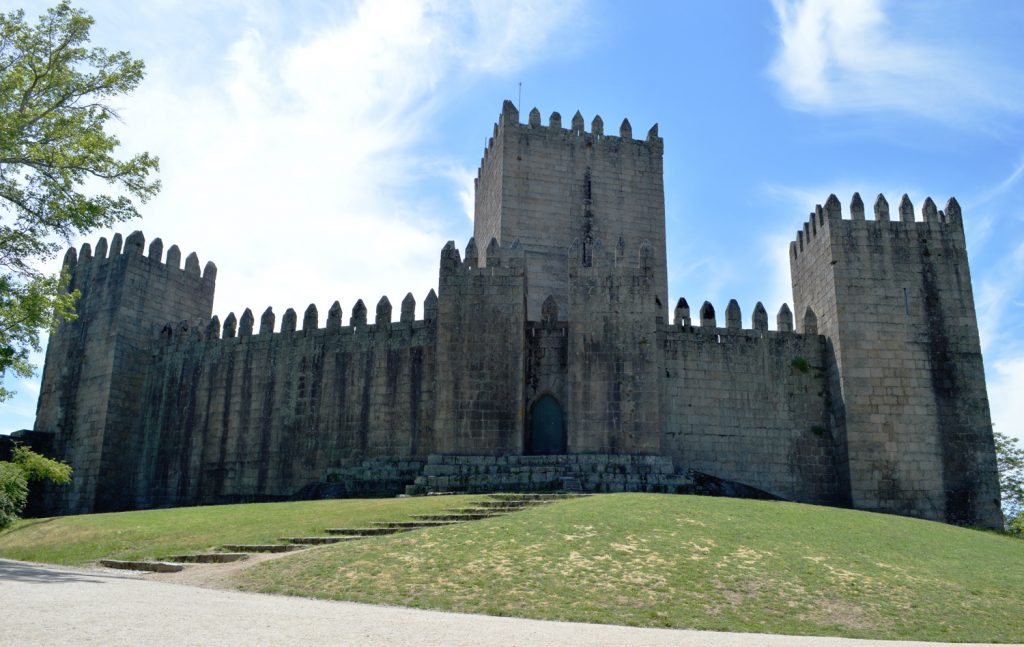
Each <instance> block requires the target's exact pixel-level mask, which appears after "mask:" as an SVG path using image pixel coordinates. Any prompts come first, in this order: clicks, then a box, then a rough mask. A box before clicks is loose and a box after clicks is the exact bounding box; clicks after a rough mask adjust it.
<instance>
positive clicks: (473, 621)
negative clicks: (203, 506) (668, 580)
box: [0, 560, 963, 647]
mask: <svg viewBox="0 0 1024 647" xmlns="http://www.w3.org/2000/svg"><path fill="white" fill-rule="evenodd" d="M0 608H2V609H3V611H4V629H3V639H4V642H5V644H11V645H55V644H71V645H140V644H144V645H174V646H176V647H179V646H187V645H239V644H245V645H309V644H329V645H351V646H362V645H367V646H370V645H373V646H378V645H396V646H399V647H401V646H409V647H429V646H431V645H446V646H453V647H460V646H463V645H464V646H467V647H468V646H473V647H477V646H506V645H507V646H513V645H515V646H518V645H522V646H527V645H529V646H531V647H535V646H543V645H570V644H572V645H577V644H579V645H631V646H632V645H638V646H639V645H652V646H662V645H664V646H666V647H667V646H668V645H672V646H673V647H698V646H700V647H703V646H705V645H715V646H718V647H747V646H752V645H757V646H759V647H760V646H765V647H782V646H783V645H785V646H790V645H793V646H796V647H812V646H813V647H863V646H865V645H884V646H885V647H902V646H910V645H922V646H923V645H932V646H934V645H937V644H938V643H911V642H881V641H861V640H848V639H842V638H815V637H799V638H798V637H790V636H774V635H765V634H731V633H716V632H702V631H681V630H669V629H637V628H633V627H618V626H610V625H587V624H577V623H569V622H546V621H540V620H523V619H519V618H496V617H489V616H476V615H468V614H458V613H446V612H440V611H422V610H418V609H405V608H400V607H383V606H374V605H368V604H354V603H349V602H327V601H322V600H308V599H303V598H287V597H280V596H272V595H257V594H251V593H239V592H237V591H223V590H215V589H208V588H197V587H195V586H188V585H182V584H175V583H171V582H169V581H156V580H154V579H150V578H147V577H143V576H141V575H139V574H137V573H131V572H123V573H121V572H113V571H109V570H89V569H72V568H65V567H53V566H43V565H39V564H27V563H24V562H13V561H7V560H0ZM960 647H963V644H961V645H960Z"/></svg>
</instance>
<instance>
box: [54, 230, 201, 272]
mask: <svg viewBox="0 0 1024 647" xmlns="http://www.w3.org/2000/svg"><path fill="white" fill-rule="evenodd" d="M145 246H146V237H145V236H144V235H143V233H142V232H141V231H134V232H132V233H131V234H129V235H128V237H127V238H124V239H122V237H121V234H114V235H113V237H112V238H111V241H110V244H109V246H108V244H107V239H106V238H105V237H101V238H100V239H99V240H98V241H97V242H96V248H95V252H94V251H93V247H92V246H91V245H90V244H89V243H83V244H82V246H81V249H80V250H79V251H78V252H77V253H76V251H75V248H74V247H72V248H69V249H68V251H67V252H66V253H65V254H64V267H65V268H66V269H68V270H70V271H72V272H75V271H80V270H83V269H85V268H87V267H88V268H89V271H96V270H95V269H93V268H94V267H101V266H107V267H111V266H112V264H113V263H114V262H115V261H118V260H121V259H129V258H145V259H147V260H148V261H149V262H151V263H154V264H156V265H158V266H163V267H165V268H167V269H168V270H172V269H173V270H179V271H180V272H182V274H185V275H188V276H194V277H196V278H201V279H203V280H204V281H210V282H213V281H216V279H217V265H216V264H215V263H214V262H213V261H208V262H207V263H206V266H205V267H204V268H203V269H202V271H200V269H199V266H200V263H199V256H198V254H196V253H195V252H192V253H191V254H189V255H188V257H187V258H186V259H185V267H181V250H179V249H178V246H177V245H171V247H170V248H169V249H168V250H167V258H166V260H164V259H163V250H164V243H163V241H162V240H161V239H159V238H155V239H153V241H152V242H151V243H150V244H149V251H148V253H144V250H145Z"/></svg>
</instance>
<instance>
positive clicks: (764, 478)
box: [658, 319, 843, 504]
mask: <svg viewBox="0 0 1024 647" xmlns="http://www.w3.org/2000/svg"><path fill="white" fill-rule="evenodd" d="M755 326H756V322H755ZM658 344H659V346H660V347H661V349H662V350H663V353H664V360H663V361H664V375H665V378H664V382H663V384H664V395H663V396H662V402H663V406H664V418H665V421H664V430H665V452H666V454H668V455H669V456H671V457H672V458H673V460H674V461H675V463H676V464H677V465H681V466H686V467H688V468H691V469H695V470H697V471H700V472H703V473H706V474H710V475H712V476H715V477H718V478H720V479H723V480H728V481H735V482H738V483H743V484H745V485H748V486H751V487H755V488H758V489H760V490H763V491H765V492H769V493H771V494H773V495H775V496H777V497H781V498H784V499H789V500H793V501H807V502H811V503H824V504H839V503H842V502H843V497H842V492H841V491H840V488H839V486H838V482H837V479H836V464H835V457H834V449H833V437H832V429H831V428H830V427H829V421H828V413H827V409H828V406H827V405H828V392H827V383H826V380H825V373H824V371H825V367H826V358H825V357H824V353H823V350H824V347H823V340H822V338H821V337H820V336H818V335H799V334H795V333H792V332H778V331H769V330H759V329H757V328H753V329H749V330H742V329H737V328H719V327H717V326H715V324H714V321H713V319H712V321H711V324H710V325H707V320H705V325H703V326H700V325H698V326H690V325H685V324H681V323H680V324H675V325H665V326H662V327H661V329H660V330H659V334H658Z"/></svg>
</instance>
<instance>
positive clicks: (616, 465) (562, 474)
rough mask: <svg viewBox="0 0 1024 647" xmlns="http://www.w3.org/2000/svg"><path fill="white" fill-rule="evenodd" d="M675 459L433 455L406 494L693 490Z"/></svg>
mask: <svg viewBox="0 0 1024 647" xmlns="http://www.w3.org/2000/svg"><path fill="white" fill-rule="evenodd" d="M692 485H693V481H692V479H691V478H690V477H689V476H688V475H685V474H677V473H676V470H675V467H674V465H673V464H672V461H671V459H669V458H667V457H664V456H655V455H637V454H559V455H550V456H515V455H509V456H473V455H469V456H467V455H452V454H431V455H430V457H429V458H428V459H427V464H426V465H425V466H424V467H423V470H422V472H421V473H420V475H419V476H417V477H416V480H415V482H414V483H413V484H412V485H410V486H408V487H407V488H406V490H405V491H406V494H426V493H428V492H494V491H501V490H506V491H515V492H554V491H569V492H670V493H684V492H690V491H691V490H692Z"/></svg>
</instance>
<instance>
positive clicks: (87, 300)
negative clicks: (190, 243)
mask: <svg viewBox="0 0 1024 647" xmlns="http://www.w3.org/2000/svg"><path fill="white" fill-rule="evenodd" d="M144 246H145V238H144V237H143V235H142V232H140V231H136V232H134V233H132V234H131V235H130V236H128V237H127V238H126V239H124V241H123V250H122V239H121V235H120V234H116V235H115V236H114V237H113V239H112V240H111V244H110V248H109V253H108V247H107V240H106V239H105V238H101V239H100V240H99V243H98V244H97V245H96V249H95V252H94V251H93V249H92V247H91V246H90V245H89V244H88V243H86V244H84V245H82V249H81V252H78V253H76V252H75V250H74V249H70V250H68V253H67V256H65V259H64V266H65V268H66V269H67V270H68V271H69V272H70V274H71V284H70V286H69V289H72V290H75V289H77V290H79V291H81V298H80V299H79V300H78V302H77V304H76V306H75V307H76V309H77V314H78V317H77V318H76V319H75V320H74V321H71V322H67V323H63V324H61V325H60V327H58V328H57V330H56V331H55V332H54V333H52V334H51V335H50V341H49V343H48V345H47V348H46V364H45V368H44V369H43V380H42V385H41V387H40V392H39V404H38V407H37V409H36V422H35V431H37V432H43V433H49V434H53V439H54V451H55V453H56V457H57V458H60V459H62V460H64V461H67V462H68V463H70V464H71V465H72V467H74V469H75V478H74V479H73V480H72V481H71V484H70V485H69V486H68V487H63V488H53V490H52V495H53V497H54V498H53V499H52V500H50V501H48V502H47V506H48V507H49V508H50V509H51V511H59V512H61V513H62V514H69V513H72V514H73V513H80V512H106V511H110V510H125V509H130V508H131V507H132V506H133V503H132V500H131V496H132V493H133V488H134V487H135V483H134V482H133V477H132V475H133V474H135V472H136V470H137V465H138V461H139V450H140V443H141V442H142V440H143V439H142V438H140V434H139V433H138V432H137V430H138V429H139V426H138V421H139V420H140V418H141V416H142V415H143V413H145V412H144V411H143V410H142V398H141V394H142V387H143V381H144V379H145V374H146V369H147V368H148V367H149V366H150V364H151V363H152V361H153V348H152V347H153V341H154V340H155V339H156V338H157V336H158V335H159V333H160V331H161V329H162V328H163V327H164V326H166V325H167V324H168V323H170V324H172V325H177V326H180V325H185V326H186V327H188V326H194V325H198V324H200V323H202V324H205V323H206V322H207V321H209V320H210V314H211V311H212V309H213V294H214V286H215V283H216V276H217V267H216V266H215V265H214V264H213V263H207V264H206V267H205V268H204V270H203V271H202V272H200V269H199V257H198V256H196V254H195V253H192V254H189V255H188V257H187V258H186V259H185V267H184V269H182V268H181V252H180V250H179V249H178V246H177V245H172V246H171V247H170V248H169V249H168V250H167V257H166V260H164V259H163V242H161V240H160V239H159V238H157V239H155V240H154V241H153V242H152V243H151V244H150V245H149V252H148V254H145V255H144V254H143V248H144ZM179 322H180V323H179ZM186 322H187V323H186ZM143 431H145V430H143ZM58 499H59V500H58Z"/></svg>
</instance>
